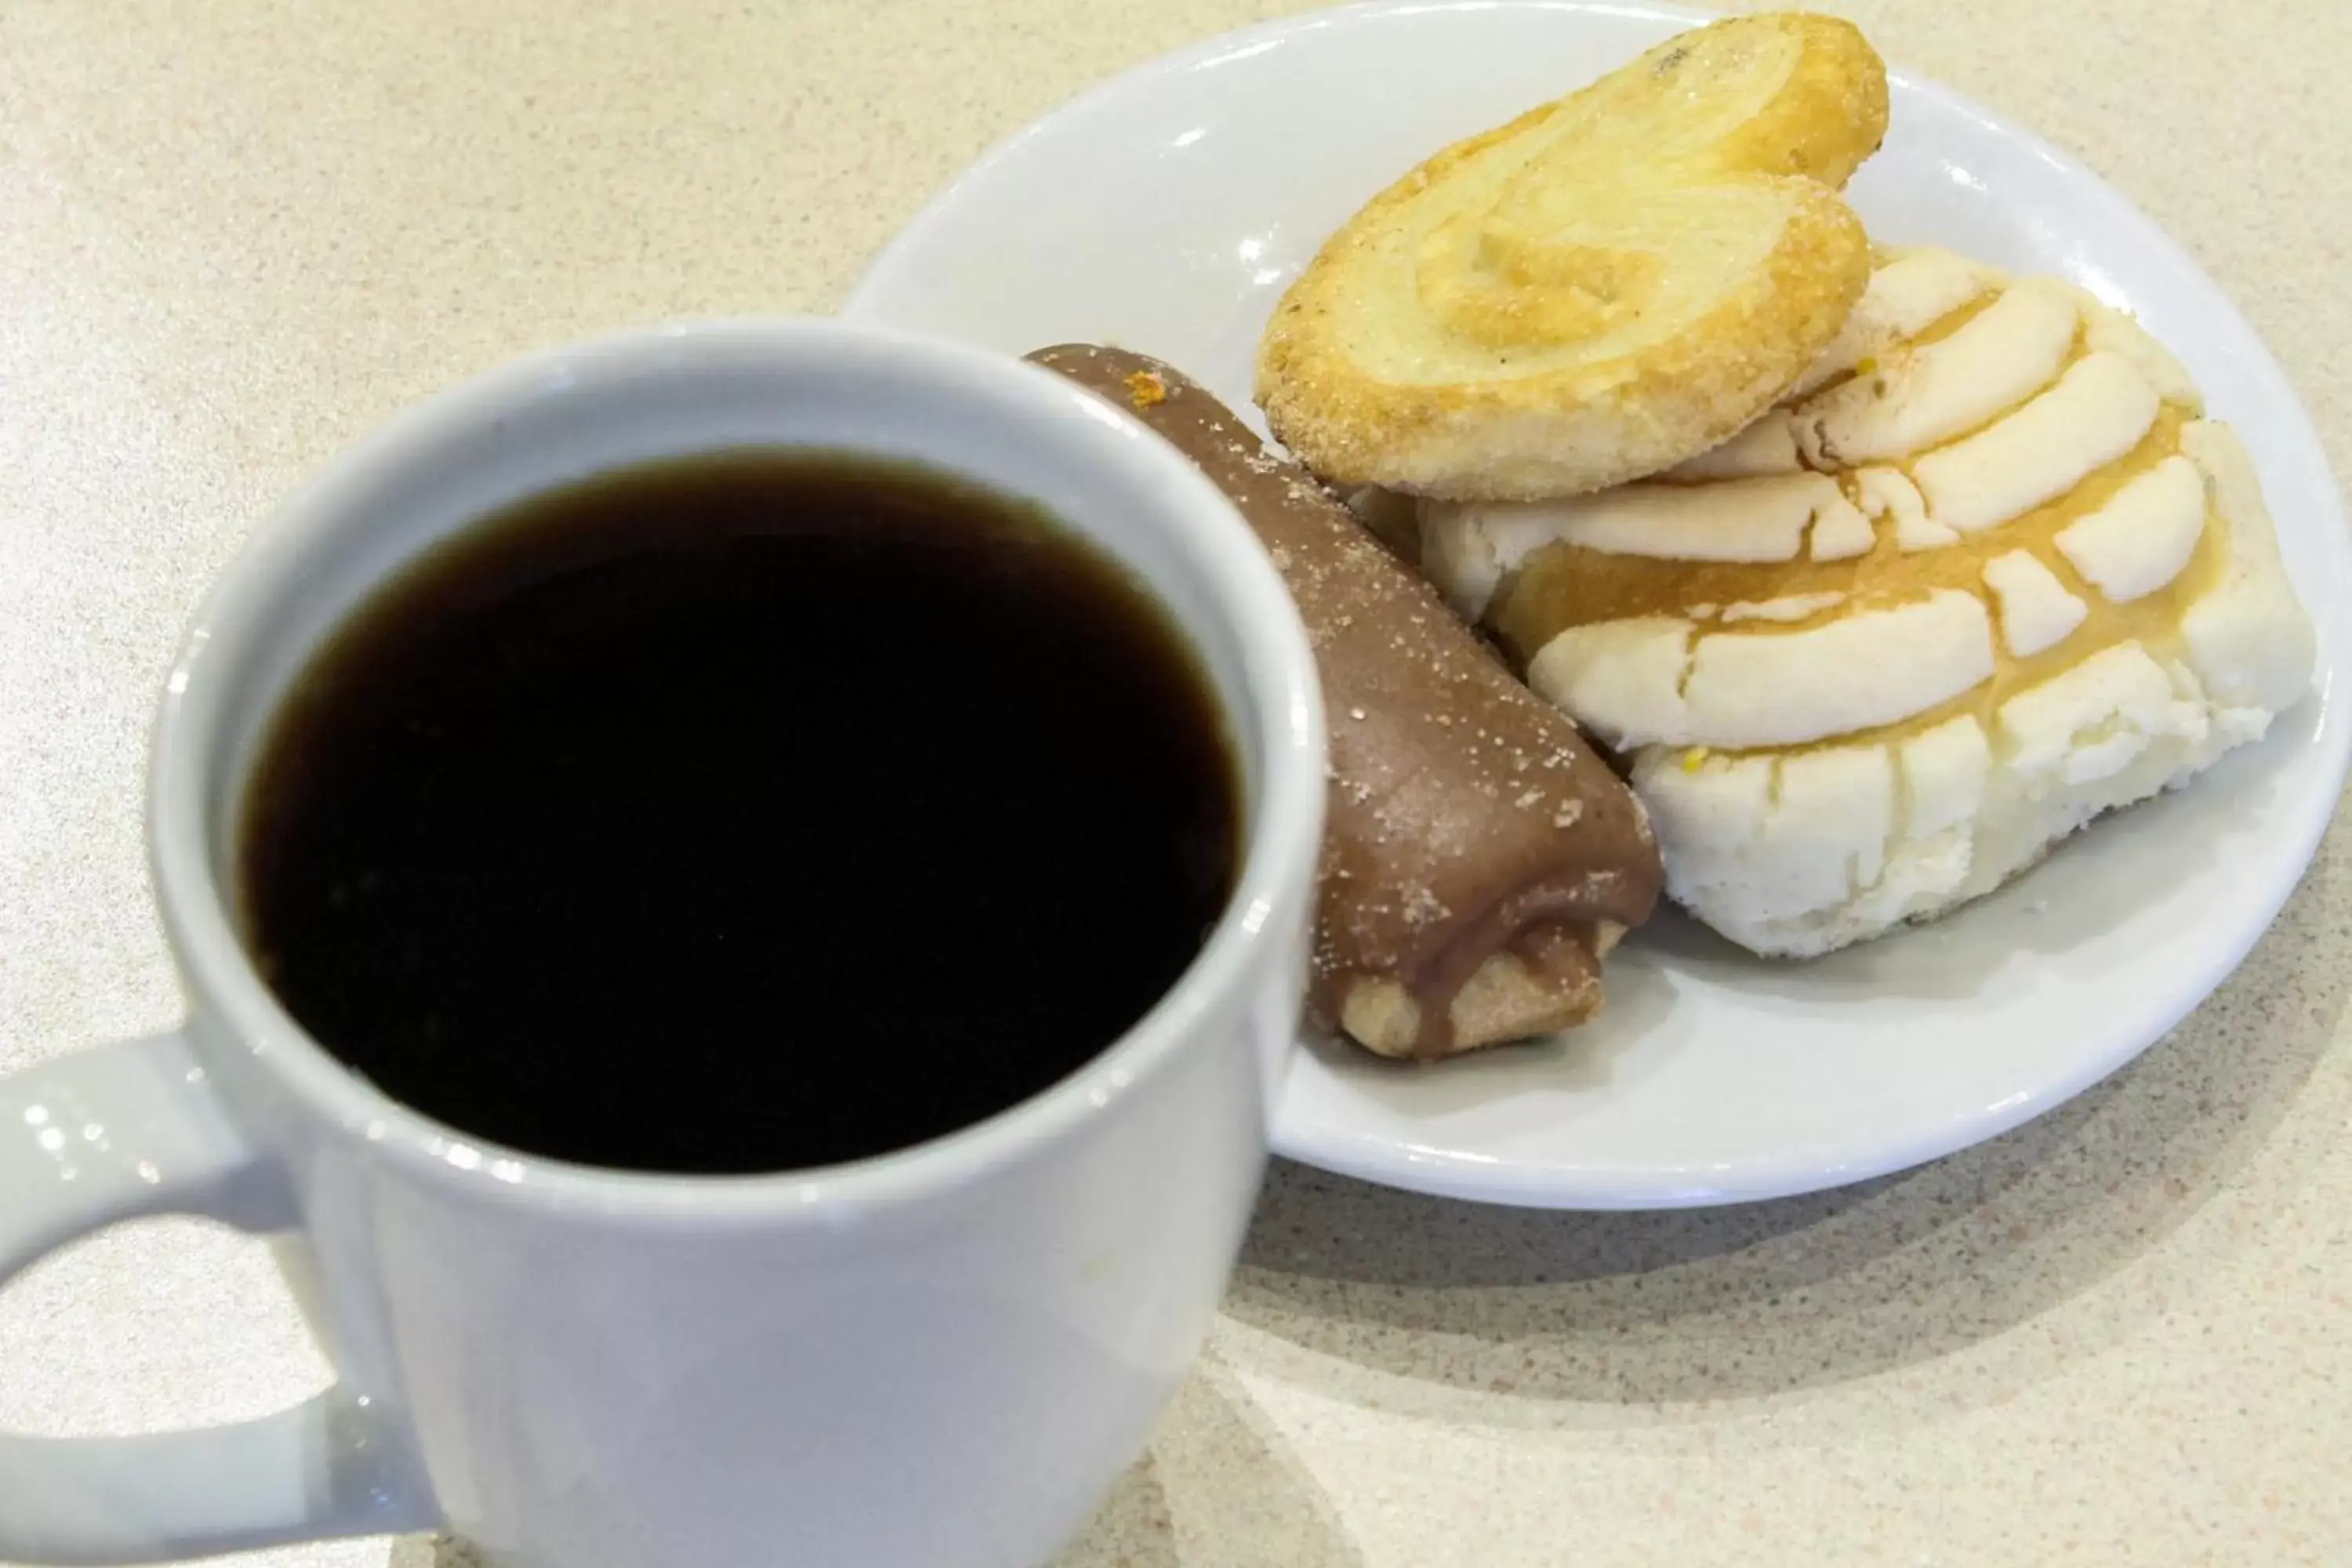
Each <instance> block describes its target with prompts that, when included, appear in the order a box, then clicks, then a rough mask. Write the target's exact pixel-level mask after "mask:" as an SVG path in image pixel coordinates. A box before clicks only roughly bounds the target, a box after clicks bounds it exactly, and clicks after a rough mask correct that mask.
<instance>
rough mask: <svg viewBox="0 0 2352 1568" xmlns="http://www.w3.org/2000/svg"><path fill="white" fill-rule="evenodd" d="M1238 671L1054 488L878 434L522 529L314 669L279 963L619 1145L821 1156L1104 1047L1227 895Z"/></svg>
mask: <svg viewBox="0 0 2352 1568" xmlns="http://www.w3.org/2000/svg"><path fill="white" fill-rule="evenodd" d="M1238 789H1239V785H1238V782H1237V778H1236V773H1235V766H1234V760H1233V756H1232V752H1231V750H1230V747H1229V744H1228V741H1227V738H1226V732H1225V728H1224V724H1223V720H1222V718H1221V716H1220V713H1219V710H1218V707H1217V704H1216V700H1215V699H1214V696H1213V693H1212V691H1211V690H1210V689H1209V686H1208V683H1207V679H1206V677H1205V675H1204V674H1203V672H1202V669H1201V668H1200V667H1199V666H1198V664H1197V663H1196V661H1195V658H1194V656H1193V655H1192V652H1191V651H1190V650H1189V648H1188V647H1186V645H1185V644H1184V643H1183V642H1182V641H1181V638H1180V637H1179V635H1178V634H1177V632H1176V630H1175V629H1174V627H1173V626H1171V623H1170V621H1169V619H1168V617H1167V616H1166V614H1165V613H1164V612H1163V611H1162V610H1161V609H1160V607H1159V605H1157V604H1156V603H1155V602H1154V601H1153V600H1152V599H1151V598H1150V597H1149V596H1148V595H1146V593H1145V591H1144V590H1143V589H1142V588H1140V587H1139V585H1138V584H1136V583H1135V582H1134V581H1133V580H1132V579H1131V578H1130V577H1129V575H1128V574H1127V573H1126V571H1125V570H1124V569H1123V568H1122V567H1120V566H1119V565H1118V564H1117V563H1114V562H1112V561H1111V560H1110V559H1109V558H1108V557H1107V556H1106V555H1104V554H1102V553H1101V552H1098V551H1097V550H1096V549H1095V548H1093V547H1092V546H1090V545H1087V544H1086V543H1083V542H1080V541H1079V540H1077V539H1076V538H1075V537H1074V536H1073V535H1071V534H1070V533H1069V532H1067V531H1064V530H1063V529H1062V528H1060V527H1058V526H1057V525H1055V523H1054V521H1052V520H1051V519H1050V518H1047V517H1045V516H1043V515H1041V514H1040V513H1038V512H1037V511H1036V510H1034V509H1032V508H1030V507H1028V506H1026V505H1024V504H1022V503H1018V502H1014V501H1012V500H1006V499H1004V498H1001V497H998V496H994V495H991V494H987V493H983V492H982V491H980V490H977V489H971V488H970V487H967V486H964V485H961V484H958V483H955V482H953V481H950V480H949V479H943V478H941V477H939V476H936V475H933V474H930V473H929V472H926V471H919V470H913V469H908V468H894V467H887V466H881V465H877V463H875V462H874V461H872V460H870V459H866V458H854V457H849V456H841V455H829V454H828V455H814V456H813V455H809V454H805V453H800V454H795V453H790V452H783V451H751V452H739V453H730V454H725V455H721V456H717V457H705V458H695V459H692V460H690V461H682V462H675V463H667V464H662V465H656V466H652V467H647V468H636V469H632V470H628V471H625V472H622V473H618V474H615V475H611V476H607V477H604V478H600V479H596V480H594V481H593V482H591V483H587V484H583V485H581V486H579V487H577V488H574V489H565V490H562V491H559V492H554V493H551V494H548V495H545V496H541V497H539V498H537V499H534V500H531V501H530V502H528V503H527V504H524V505H522V506H520V507H517V508H515V509H513V510H509V511H507V512H505V513H502V514H500V515H498V516H496V517H493V518H490V519H488V520H487V521H484V522H483V523H481V524H480V525H478V526H477V527H475V528H473V529H472V530H470V531H467V533H466V534H464V535H463V536H462V537H460V538H459V539H457V540H456V541H454V542H451V543H449V544H447V545H445V546H443V547H442V548H441V549H439V550H438V551H437V552H434V553H433V554H431V555H429V556H427V557H426V558H425V560H424V561H422V562H421V563H419V564H417V565H416V566H415V567H414V568H412V569H411V570H409V571H408V572H407V573H406V574H405V575H404V576H402V577H401V578H399V579H398V580H397V581H395V582H394V583H393V584H390V585H388V586H387V587H385V588H383V589H382V590H381V591H380V592H379V593H378V594H377V595H376V596H375V597H374V599H373V601H371V602H370V603H369V604H368V605H365V606H364V607H363V608H362V610H361V611H360V612H359V613H358V614H357V615H356V616H354V617H353V618H352V620H351V621H350V622H349V623H347V624H346V625H345V626H343V627H342V629H341V631H340V632H339V633H338V634H337V635H336V636H335V637H334V638H333V639H332V640H331V643H330V644H329V645H328V646H327V647H325V648H324V649H323V650H322V651H321V652H320V654H318V655H317V656H316V658H314V660H313V661H312V663H311V665H310V668H309V669H308V670H307V671H306V672H305V674H304V675H303V677H302V678H301V679H300V681H299V683H298V685H297V687H296V689H295V691H294V693H293V694H292V696H291V697H290V698H289V700H288V701H287V702H286V704H285V706H284V708H283V709H282V710H281V711H280V713H279V715H278V719H277V721H276V722H275V728H274V729H273V731H271V732H270V734H269V735H268V738H267V740H266V742H265V744H264V746H263V749H262V752H261V757H260V761H259V763H258V765H257V770H256V773H255V775H254V782H253V783H252V784H251V786H250V788H249V790H248V793H247V801H246V807H245V819H244V823H243V834H242V838H241V844H240V855H239V868H238V869H239V876H238V894H239V907H240V912H241V914H242V917H243V920H244V923H245V928H246V931H247V940H248V942H249V943H250V945H251V947H252V949H253V951H254V952H255V953H256V955H257V959H258V962H259V963H260V966H261V969H262V971H263V973H264V974H265V975H266V976H267V978H268V982H269V984H270V985H271V987H272V988H273V989H274V990H275V991H276V992H277V994H278V996H279V998H280V999H281V1000H282V1001H283V1002H284V1004H285V1005H286V1006H287V1008H288V1010H289V1012H291V1013H292V1014H293V1016H295V1017H296V1018H297V1019H298V1020H299V1021H300V1023H301V1024H302V1026H304V1027H305V1028H306V1029H307V1030H309V1031H310V1034H311V1035H312V1036H313V1037H316V1038H317V1039H318V1040H320V1042H321V1043H322V1044H324V1045H325V1046H326V1047H328V1048H329V1049H330V1050H331V1051H333V1052H334V1053H335V1054H336V1055H337V1056H339V1057H341V1058H342V1059H343V1060H344V1061H345V1062H347V1063H349V1064H350V1065H351V1066H352V1068H355V1069H357V1070H358V1071H359V1072H361V1073H362V1074H364V1075H366V1076H367V1077H368V1078H370V1079H373V1080H374V1081H375V1082H376V1083H377V1084H379V1085H380V1086H382V1088H383V1089H384V1090H385V1092H387V1093H389V1094H391V1095H392V1096H393V1097H394V1098H395V1099H398V1100H403V1101H405V1102H406V1103H407V1104H409V1105H411V1106H414V1107H415V1108H416V1109H417V1110H422V1111H424V1112H425V1114H426V1115H428V1116H432V1117H435V1118H437V1119H438V1120H440V1121H445V1122H446V1123H448V1124H449V1125H451V1126H452V1127H455V1128H457V1129H459V1130H461V1131H466V1132H470V1133H473V1134H476V1135H478V1136H479V1137H481V1138H484V1139H487V1140H490V1141H493V1142H499V1143H505V1144H509V1145H511V1146H513V1147H515V1148H518V1149H521V1150H525V1151H528V1152H534V1153H539V1154H543V1155H551V1156H554V1157H557V1158H560V1159H564V1160H571V1161H577V1162H580V1163H587V1164H595V1165H611V1166H625V1167H630V1168H635V1169H644V1170H660V1171H682V1172H704V1173H723V1172H753V1171H777V1170H788V1169H794V1168H800V1167H805V1166H812V1165H822V1164H828V1163H834V1162H836V1161H842V1160H850V1159H855V1158H857V1157H859V1156H863V1155H868V1154H875V1153H879V1152H885V1151H887V1150H892V1149H898V1148H903V1147H905V1146H907V1145H908V1144H912V1143H917V1142H921V1141H923V1140H925V1139H929V1138H934V1137H937V1136H939V1135H940V1134H942V1133H946V1132H951V1131H955V1130H956V1129H958V1128H961V1127H964V1126H968V1125H970V1124H971V1123H972V1122H974V1121H980V1120H982V1119H983V1118H985V1117H987V1116H989V1115H991V1114H992V1113H994V1112H996V1111H999V1110H1003V1109H1005V1108H1006V1107H1008V1106H1011V1105H1013V1104H1015V1103H1017V1102H1019V1101H1020V1100H1024V1099H1026V1098H1028V1097H1029V1096H1031V1095H1033V1094H1035V1093H1036V1092H1037V1091H1039V1090H1040V1089H1045V1088H1046V1087H1047V1086H1048V1085H1050V1084H1052V1083H1054V1082H1055V1080H1057V1079H1061V1078H1063V1077H1065V1076H1066V1075H1067V1074H1068V1073H1070V1072H1071V1071H1072V1070H1073V1069H1074V1068H1077V1067H1078V1066H1080V1065H1081V1064H1083V1063H1084V1062H1086V1061H1087V1059H1088V1058H1092V1057H1093V1056H1095V1055H1096V1054H1097V1053H1098V1052H1100V1051H1101V1050H1102V1049H1103V1048H1104V1047H1106V1046H1108V1044H1109V1043H1110V1042H1111V1041H1112V1039H1113V1038H1115V1037H1117V1036H1118V1034H1119V1033H1120V1032H1121V1031H1123V1030H1124V1029H1126V1028H1127V1027H1128V1026H1129V1025H1130V1024H1132V1023H1134V1022H1135V1021H1136V1019H1138V1018H1139V1017H1140V1016H1142V1015H1143V1013H1144V1012H1145V1010H1146V1009H1148V1008H1149V1007H1150V1005H1151V1004H1152V1003H1153V1002H1154V1001H1155V1000H1157V999H1158V998H1159V996H1160V994H1162V993H1163V992H1165V991H1166V990H1167V989H1168V988H1169V986H1170V985H1171V984H1172V983H1173V982H1174V981H1175V980H1176V978H1177V977H1178V975H1179V974H1181V973H1182V971H1183V970H1184V969H1185V967H1186V966H1187V965H1188V964H1190V963H1191V962H1192V959H1193V957H1194V956H1195V955H1196V954H1197V953H1198V952H1199V951H1200V949H1201V944H1202V939H1203V937H1204V936H1205V934H1206V932H1207V931H1208V929H1209V928H1210V926H1211V925H1213V923H1214V922H1215V921H1216V920H1217V918H1218V915H1219V913H1220V912H1221V910H1222V909H1223V905H1224V902H1225V900H1226V897H1227V895H1228V893H1229V892H1230V891H1231V889H1232V886H1233V882H1234V872H1235V865H1236V860H1237V857H1238V853H1239V831H1240V828H1239V817H1240V807H1239V799H1238Z"/></svg>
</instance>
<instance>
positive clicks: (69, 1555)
mask: <svg viewBox="0 0 2352 1568" xmlns="http://www.w3.org/2000/svg"><path fill="white" fill-rule="evenodd" d="M156 1214H183V1215H205V1216H208V1217H210V1218H213V1219H216V1220H220V1221H223V1222H225V1223H226V1224H228V1225H232V1226H236V1228H237V1229H239V1230H242V1231H246V1232H248V1233H250V1234H255V1235H262V1234H267V1233H269V1232H272V1231H282V1230H288V1229H291V1228H293V1227H294V1226H296V1225H298V1224H299V1218H300V1216H299V1214H298V1213H297V1212H296V1209H295V1205H294V1201H293V1194H292V1192H291V1190H290V1188H289V1186H288V1184H287V1182H286V1180H285V1173H284V1172H283V1171H282V1170H281V1169H280V1168H279V1167H278V1163H277V1162H276V1161H275V1160H274V1159H272V1158H271V1157H270V1156H269V1155H268V1154H266V1153H264V1152H261V1151H260V1150H258V1149H257V1148H255V1147H254V1145H253V1144H252V1143H251V1142H248V1141H247V1139H246V1137H245V1135H244V1134H243V1133H242V1132H240V1131H237V1129H236V1126H234V1125H233V1124H232V1123H231V1122H230V1121H229V1119H228V1117H227V1116H226V1113H225V1112H224V1111H223V1110H222V1109H221V1105H220V1102H219V1101H218V1100H216V1099H215V1097H214V1094H213V1091H212V1089H211V1087H210V1086H209V1085H208V1084H207V1083H206V1081H205V1069H204V1068H203V1067H202V1066H201V1065H200V1064H199V1063H198V1062H197V1060H196V1058H195V1054H194V1051H192V1050H191V1049H190V1048H189V1046H188V1042H187V1039H186V1037H184V1035H182V1034H181V1033H179V1032H177V1031H174V1032H173V1033H170V1034H163V1035H157V1036H155V1037H152V1038H151V1039H144V1040H128V1041H124V1042H121V1043H120V1044H117V1045H110V1046H102V1047H99V1048H98V1049H96V1050H91V1051H84V1052H81V1053H79V1054H78V1055H74V1056H68V1057H66V1058H61V1059H59V1060H57V1061H54V1062H48V1063H45V1064H43V1065H41V1066H38V1067H35V1068H29V1069H27V1070H26V1071H24V1072H21V1073H18V1074H16V1076H15V1077H13V1078H8V1079H0V1287H5V1285H6V1284H7V1282H8V1280H9V1279H13V1278H14V1277H15V1276H16V1275H17V1274H19V1273H21V1272H22V1271H23V1270H24V1269H25V1268H26V1267H28V1266H29V1265H31V1264H32V1263H34V1262H35V1261H37V1259H39V1258H42V1257H43V1256H45V1255H46V1254H47V1253H49V1252H51V1251H54V1250H55V1249H56V1248H58V1247H60V1246H63V1245H64V1244H65V1243H67V1242H68V1241H71V1240H74V1239H75V1238H76V1237H81V1236H84V1235H87V1234H88V1233H89V1232H91V1231H94V1230H97V1229H100V1227H102V1226H109V1225H112V1224H114V1223H115V1222H117V1221H119V1220H125V1219H132V1218H136V1217H138V1216H140V1215H156ZM415 1475H416V1468H415V1465H414V1463H413V1462H412V1461H411V1460H410V1458H409V1456H408V1453H407V1448H406V1443H405V1440H404V1438H403V1437H402V1436H401V1435H400V1434H399V1433H398V1432H397V1431H396V1430H395V1429H394V1426H393V1424H392V1423H391V1422H390V1421H388V1420H387V1419H386V1418H385V1417H384V1415H383V1413H382V1412H381V1411H380V1410H377V1409H375V1408H373V1406H372V1405H371V1402H370V1401H369V1400H368V1399H367V1398H366V1397H365V1396H363V1395H358V1394H352V1393H351V1392H349V1391H347V1390H346V1389H344V1388H343V1387H342V1386H341V1385H340V1384H338V1385H337V1386H335V1387H332V1388H330V1389H328V1390H327V1391H326V1392H325V1393H324V1394H319V1395H317V1396H315V1397H314V1398H311V1399H309V1400H306V1401H304V1402H303V1403H302V1404H300V1405H295V1406H294V1407H293V1408H291V1409H289V1410H282V1411H280V1412H278V1414H277V1415H265V1416H263V1417H261V1418H260V1419H259V1420H257V1421H246V1422H240V1423H238V1424H236V1425H234V1426H214V1427H206V1428H201V1429H198V1430H195V1431H189V1432H170V1433H163V1434H159V1435H157V1436H141V1437H85V1438H59V1437H28V1436H20V1435H16V1434H13V1433H0V1561H7V1562H16V1563H158V1562H169V1561H172V1560H173V1559H177V1558H183V1557H197V1556H209V1555H212V1554H213V1553H215V1552H237V1551H243V1550H245V1549H246V1548H248V1547H255V1546H267V1545H272V1544H275V1543H278V1542H290V1541H316V1540H320V1539H323V1538H326V1537H330V1536H341V1535H376V1534H387V1533H392V1532H396V1531H410V1530H422V1529H429V1528H432V1527H433V1526H434V1525H435V1524H436V1523H437V1522H438V1520H437V1518H436V1513H435V1510H434V1509H433V1506H432V1504H431V1503H430V1501H429V1500H426V1498H425V1489H424V1488H423V1487H422V1486H421V1485H419V1484H417V1482H416V1481H415Z"/></svg>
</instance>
